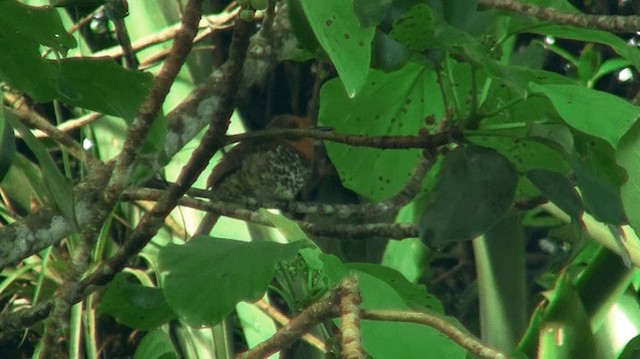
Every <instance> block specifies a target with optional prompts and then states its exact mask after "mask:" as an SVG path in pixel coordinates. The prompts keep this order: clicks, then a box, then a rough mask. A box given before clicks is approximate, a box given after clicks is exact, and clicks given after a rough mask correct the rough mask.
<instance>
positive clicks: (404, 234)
mask: <svg viewBox="0 0 640 359" xmlns="http://www.w3.org/2000/svg"><path fill="white" fill-rule="evenodd" d="M162 196H163V191H161V190H151V189H139V190H131V191H127V192H125V194H124V198H125V200H143V199H145V200H153V201H157V200H160V198H161V197H162ZM178 205H180V206H185V207H190V208H195V209H199V210H202V211H208V212H211V213H216V214H220V215H223V216H226V217H230V218H235V219H239V220H243V221H247V222H252V223H256V224H261V225H265V226H272V225H273V224H272V222H271V221H270V220H269V219H268V218H266V217H265V216H263V215H262V214H260V213H259V212H256V211H251V210H248V209H246V208H244V207H238V204H237V203H230V202H224V201H203V200H197V199H194V198H190V197H183V198H181V199H180V200H178ZM253 205H254V206H255V205H256V203H253ZM307 205H308V206H309V208H317V209H319V210H318V212H317V213H322V214H325V213H345V211H351V210H352V209H345V207H350V206H349V205H323V204H307V203H295V202H292V203H291V204H290V207H288V205H286V204H285V205H283V206H281V207H280V208H281V209H282V210H289V209H290V208H296V209H303V208H304V207H305V206H307ZM266 207H269V208H278V206H266ZM309 208H308V209H309ZM353 208H357V209H358V211H357V212H356V211H353V212H349V213H359V212H363V213H367V210H375V211H379V212H383V211H387V210H388V209H389V207H388V205H386V204H382V205H380V203H369V204H365V205H361V206H360V207H353ZM300 212H304V211H300ZM296 223H298V225H299V226H300V228H302V229H303V230H304V231H305V232H307V233H309V234H314V235H322V236H328V237H336V238H343V239H362V240H366V239H367V238H371V237H386V238H391V239H403V238H413V237H417V236H418V228H417V226H416V225H415V224H413V223H366V224H336V225H329V224H326V223H324V224H317V223H310V222H304V221H298V222H296Z"/></svg>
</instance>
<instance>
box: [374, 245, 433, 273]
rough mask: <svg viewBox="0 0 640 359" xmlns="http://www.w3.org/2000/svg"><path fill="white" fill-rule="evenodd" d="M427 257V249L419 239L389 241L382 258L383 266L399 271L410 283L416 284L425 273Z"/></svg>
mask: <svg viewBox="0 0 640 359" xmlns="http://www.w3.org/2000/svg"><path fill="white" fill-rule="evenodd" d="M427 255H428V250H427V248H426V247H425V245H424V243H422V242H421V241H420V239H418V238H407V239H403V240H401V241H396V240H389V242H387V247H386V248H385V250H384V255H383V257H382V265H384V266H387V267H389V268H393V269H395V270H397V271H398V272H400V273H402V275H403V276H404V277H405V278H406V279H407V280H408V281H410V282H411V283H415V282H417V281H418V280H419V279H420V277H422V275H423V274H424V272H425V269H426V266H427V263H428V260H427Z"/></svg>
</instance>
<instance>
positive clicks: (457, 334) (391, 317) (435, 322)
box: [362, 310, 508, 359]
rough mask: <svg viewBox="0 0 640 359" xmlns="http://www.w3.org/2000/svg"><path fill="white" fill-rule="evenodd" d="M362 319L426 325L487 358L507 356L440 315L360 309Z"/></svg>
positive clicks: (503, 357) (501, 358) (503, 358)
mask: <svg viewBox="0 0 640 359" xmlns="http://www.w3.org/2000/svg"><path fill="white" fill-rule="evenodd" d="M362 319H368V320H379V321H385V322H405V323H417V324H422V325H427V326H429V327H431V328H433V329H436V330H437V331H439V332H440V333H442V334H444V335H446V336H447V337H449V339H451V340H453V341H454V342H456V343H457V344H458V345H460V346H461V347H463V348H465V349H467V350H469V351H470V352H472V353H475V354H477V355H479V356H480V357H482V358H487V359H506V358H508V356H507V355H506V354H504V353H501V352H499V351H497V350H495V349H493V348H490V347H488V346H487V345H485V344H484V343H482V342H481V341H480V340H479V339H477V338H476V337H474V336H473V335H471V334H469V333H467V332H465V331H463V330H461V329H459V328H458V327H456V326H455V325H453V324H451V323H449V322H448V321H446V320H444V319H443V318H441V317H440V316H437V315H432V314H426V313H419V312H406V311H396V310H362Z"/></svg>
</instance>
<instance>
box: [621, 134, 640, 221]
mask: <svg viewBox="0 0 640 359" xmlns="http://www.w3.org/2000/svg"><path fill="white" fill-rule="evenodd" d="M616 161H617V163H618V164H619V165H620V166H622V167H623V168H624V169H625V171H626V182H625V183H624V184H623V185H622V187H621V188H620V195H621V199H622V206H623V208H624V212H625V214H626V217H627V219H628V220H629V224H630V225H631V227H632V228H633V229H634V230H635V231H636V233H640V124H637V123H636V124H635V125H634V126H633V127H632V128H631V130H630V131H629V132H627V133H626V134H625V135H624V136H623V137H622V139H621V140H620V143H619V144H618V150H617V151H616Z"/></svg>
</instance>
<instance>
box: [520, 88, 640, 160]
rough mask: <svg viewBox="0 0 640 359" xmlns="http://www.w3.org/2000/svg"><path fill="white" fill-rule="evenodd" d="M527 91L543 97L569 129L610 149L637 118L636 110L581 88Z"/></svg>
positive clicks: (619, 100) (638, 114) (628, 105)
mask: <svg viewBox="0 0 640 359" xmlns="http://www.w3.org/2000/svg"><path fill="white" fill-rule="evenodd" d="M531 89H532V90H533V91H535V92H541V93H543V94H544V95H546V96H547V97H548V98H549V100H551V102H552V103H553V106H554V107H555V109H556V111H558V113H559V114H560V116H562V118H563V119H564V120H565V121H566V122H567V123H568V124H569V125H570V126H571V127H573V128H575V129H577V130H579V131H582V132H584V133H586V134H589V135H591V136H595V137H599V138H602V139H604V140H606V141H607V142H609V143H610V144H611V146H612V147H614V148H615V147H617V146H618V141H620V138H621V137H622V136H623V135H624V134H625V133H626V132H627V131H628V130H629V128H631V126H632V125H633V124H634V123H635V122H636V120H637V119H638V117H639V116H640V107H638V106H633V105H631V104H629V103H628V102H627V101H625V100H623V99H621V98H619V97H617V96H614V95H611V94H608V93H605V92H600V91H595V90H591V89H588V88H586V87H584V86H576V85H537V84H531Z"/></svg>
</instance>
